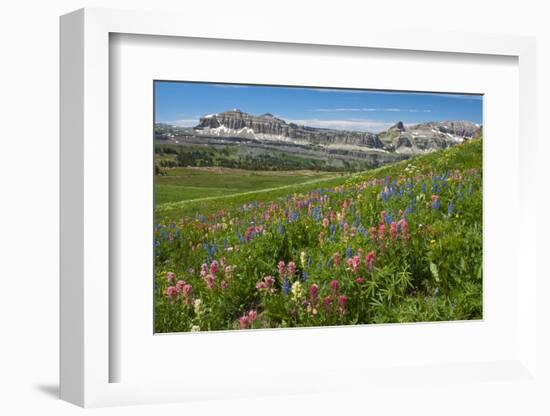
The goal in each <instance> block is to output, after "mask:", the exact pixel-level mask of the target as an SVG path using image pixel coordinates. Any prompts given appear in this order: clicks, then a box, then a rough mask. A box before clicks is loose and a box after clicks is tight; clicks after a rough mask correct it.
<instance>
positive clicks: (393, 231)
mask: <svg viewBox="0 0 550 416" xmlns="http://www.w3.org/2000/svg"><path fill="white" fill-rule="evenodd" d="M390 238H391V239H392V240H395V239H396V238H397V223H396V222H395V221H392V223H391V224H390Z"/></svg>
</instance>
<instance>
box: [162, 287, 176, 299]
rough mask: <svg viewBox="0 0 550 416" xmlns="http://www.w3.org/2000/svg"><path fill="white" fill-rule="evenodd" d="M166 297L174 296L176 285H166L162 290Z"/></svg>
mask: <svg viewBox="0 0 550 416" xmlns="http://www.w3.org/2000/svg"><path fill="white" fill-rule="evenodd" d="M164 294H165V295H166V297H167V298H175V297H176V296H177V294H178V290H177V289H176V286H168V287H167V288H166V290H165V292H164Z"/></svg>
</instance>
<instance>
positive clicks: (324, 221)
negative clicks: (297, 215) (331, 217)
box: [323, 217, 329, 228]
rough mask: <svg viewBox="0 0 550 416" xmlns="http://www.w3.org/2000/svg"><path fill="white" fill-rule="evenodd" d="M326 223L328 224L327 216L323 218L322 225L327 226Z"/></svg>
mask: <svg viewBox="0 0 550 416" xmlns="http://www.w3.org/2000/svg"><path fill="white" fill-rule="evenodd" d="M328 224H329V221H328V218H327V217H325V218H323V227H325V228H327V227H328Z"/></svg>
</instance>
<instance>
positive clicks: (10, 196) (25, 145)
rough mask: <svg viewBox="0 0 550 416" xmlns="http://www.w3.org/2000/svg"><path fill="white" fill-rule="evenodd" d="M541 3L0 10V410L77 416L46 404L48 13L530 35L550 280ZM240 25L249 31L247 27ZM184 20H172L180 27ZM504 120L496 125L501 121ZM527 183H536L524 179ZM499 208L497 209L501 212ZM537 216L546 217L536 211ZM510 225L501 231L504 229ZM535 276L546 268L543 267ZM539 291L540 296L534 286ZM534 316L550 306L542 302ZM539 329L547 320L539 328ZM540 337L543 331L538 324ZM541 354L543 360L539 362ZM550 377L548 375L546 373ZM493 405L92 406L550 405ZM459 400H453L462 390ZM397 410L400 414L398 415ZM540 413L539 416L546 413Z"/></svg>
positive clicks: (54, 278)
mask: <svg viewBox="0 0 550 416" xmlns="http://www.w3.org/2000/svg"><path fill="white" fill-rule="evenodd" d="M545 3H546V2H543V1H536V0H522V1H504V0H501V1H485V2H481V1H479V0H461V1H460V2H457V1H453V2H443V1H441V0H439V1H437V0H436V1H428V0H417V1H409V0H399V1H376V2H374V1H371V2H368V1H347V0H339V1H337V2H335V1H332V0H331V1H326V2H325V1H315V2H306V1H302V2H298V1H297V0H294V1H286V0H279V1H277V2H275V1H272V2H269V3H267V2H259V1H257V0H256V1H246V0H232V1H225V2H224V1H221V0H220V1H218V0H210V1H208V2H205V1H202V2H201V1H198V0H193V1H189V2H183V1H177V0H175V1H171V0H155V1H153V0H133V1H131V0H111V1H107V0H88V1H80V0H77V1H76V0H75V1H69V0H51V1H39V0H19V1H14V0H11V1H9V2H8V1H5V2H4V3H3V4H2V6H0V7H1V8H0V45H1V48H0V59H1V60H0V121H1V124H0V126H1V129H0V132H1V133H0V141H1V143H2V144H1V147H0V185H1V199H0V222H1V223H0V236H1V238H0V245H1V249H0V279H1V280H0V322H1V327H0V328H1V330H2V333H1V340H0V413H1V414H5V415H18V414H37V413H38V412H40V414H56V415H66V414H77V413H81V412H82V410H81V409H79V408H76V407H74V406H72V405H69V404H66V403H64V402H60V401H59V400H57V399H56V396H57V388H58V387H57V385H58V191H59V190H58V146H59V141H58V118H59V112H58V103H59V100H58V86H59V82H58V78H59V77H58V68H59V65H58V62H59V48H58V42H59V41H58V16H59V15H61V14H64V13H67V12H69V11H72V10H74V9H77V8H80V7H84V6H87V7H115V8H132V9H145V10H147V9H163V10H175V11H181V12H185V13H187V14H188V16H189V19H203V20H204V22H205V24H207V25H208V24H215V21H216V20H218V19H234V20H235V22H236V28H238V31H240V32H246V26H245V25H246V24H252V25H257V24H261V21H262V19H268V20H270V21H273V20H275V21H277V20H279V21H280V22H281V30H284V28H285V27H286V26H287V25H302V26H304V30H307V25H308V24H326V27H327V31H331V30H337V28H338V25H347V24H353V25H369V22H372V21H384V20H392V21H393V23H399V24H401V25H402V26H404V27H411V28H414V27H415V26H418V25H429V26H430V27H432V28H433V29H434V30H451V31H475V32H488V33H511V34H521V35H535V36H537V42H538V44H537V49H538V52H537V53H538V64H537V71H538V131H539V146H538V155H539V163H538V167H539V175H538V179H537V180H538V186H539V189H540V193H539V195H538V198H539V204H538V206H536V207H533V215H536V214H537V213H538V215H539V217H538V218H539V224H540V228H539V230H538V232H539V253H540V255H539V273H545V275H547V276H550V273H547V272H548V267H547V266H546V265H545V263H546V262H545V261H544V255H545V251H547V250H543V243H544V244H546V248H547V249H548V247H550V246H549V245H548V239H547V236H548V235H549V232H550V229H549V226H548V219H547V214H546V211H547V209H546V207H547V205H546V203H547V201H548V196H547V195H548V181H547V180H548V173H547V170H546V169H545V168H546V164H545V163H544V162H545V158H546V157H548V156H547V155H549V154H550V152H549V150H550V146H549V144H548V141H547V140H546V137H545V136H544V132H545V126H546V124H547V119H548V117H549V115H550V85H549V84H550V29H548V27H549V26H548V17H549V13H548V11H546V9H545ZM246 22H248V23H246ZM184 24H185V21H182V25H184ZM503 122H506V121H505V120H503ZM534 180H535V178H534ZM503 209H505V207H503ZM545 214H546V215H545ZM514 223H515V219H513V218H511V219H510V223H509V224H506V226H508V227H513V226H514ZM543 268H544V269H545V270H543ZM538 290H539V291H545V292H547V293H548V291H549V290H550V285H549V284H548V283H543V285H542V286H539V289H538ZM540 310H541V313H542V314H546V315H544V316H550V314H549V313H548V312H549V307H548V306H547V305H540ZM545 322H547V320H546V321H545ZM546 329H548V327H546ZM549 332H550V331H548V330H546V331H541V333H540V335H541V337H543V340H544V344H543V345H542V346H543V350H542V351H541V353H542V354H541V357H540V358H541V359H542V363H543V364H544V365H548V359H547V358H545V357H544V355H548V351H550V347H549V345H550V342H548V341H549V338H550V336H549V334H548V333H549ZM544 351H546V354H544ZM547 373H548V372H547ZM495 389H498V396H499V397H500V400H497V401H493V402H491V403H488V402H487V401H483V396H482V395H481V394H475V393H474V394H472V393H471V391H470V392H469V394H468V396H464V395H463V394H462V393H464V392H466V389H465V387H464V386H462V385H460V384H459V385H457V386H456V397H455V400H452V402H449V401H448V400H445V401H443V400H441V397H440V396H439V395H438V392H439V390H440V387H439V386H434V389H433V395H431V396H430V397H425V396H422V395H420V394H419V395H414V394H411V396H410V397H408V398H407V402H406V403H403V401H402V400H401V399H400V398H396V397H394V396H393V395H392V392H391V391H390V390H388V394H387V397H386V396H384V397H376V398H369V396H368V392H365V395H363V396H362V397H357V396H350V395H346V394H345V393H338V394H334V395H330V396H327V395H324V396H320V395H319V396H308V397H281V398H267V399H262V398H257V399H254V400H234V401H225V402H222V401H218V402H208V403H190V404H178V405H164V406H160V407H156V408H152V407H150V406H142V407H134V408H115V409H100V410H93V412H94V413H96V414H101V415H107V414H108V415H119V414H120V415H123V414H132V415H134V414H150V413H152V412H164V413H165V414H182V413H188V414H196V415H198V414H216V415H221V414H241V415H244V414H254V415H258V414H262V415H264V414H266V415H271V414H273V415H275V414H280V413H281V412H286V413H288V412H290V414H298V413H304V414H314V413H315V414H337V415H339V414H346V413H353V414H357V413H370V414H375V415H381V414H394V412H397V408H399V409H406V408H407V406H410V407H411V408H415V409H416V410H419V409H424V411H425V413H426V414H432V413H433V414H448V415H451V414H485V413H487V414H529V415H534V414H545V412H549V407H550V405H549V404H548V403H546V404H545V406H544V408H543V407H542V405H541V404H537V403H536V402H535V401H534V396H535V395H536V394H538V393H540V392H538V393H537V392H529V391H523V390H522V391H521V392H519V393H518V394H515V393H514V391H512V389H511V388H510V387H509V386H507V385H505V384H502V385H501V386H495ZM461 392H462V393H461ZM399 413H400V414H402V410H401V411H399ZM546 414H548V413H546Z"/></svg>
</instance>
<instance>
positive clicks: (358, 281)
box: [355, 277, 365, 285]
mask: <svg viewBox="0 0 550 416" xmlns="http://www.w3.org/2000/svg"><path fill="white" fill-rule="evenodd" d="M355 283H357V284H358V285H362V284H363V283H365V279H364V278H363V277H356V278H355Z"/></svg>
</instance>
